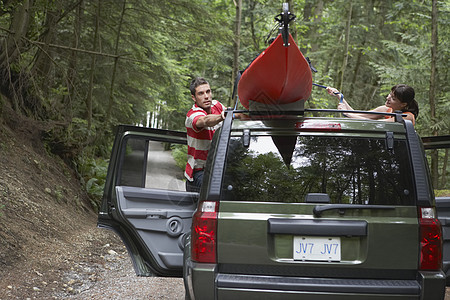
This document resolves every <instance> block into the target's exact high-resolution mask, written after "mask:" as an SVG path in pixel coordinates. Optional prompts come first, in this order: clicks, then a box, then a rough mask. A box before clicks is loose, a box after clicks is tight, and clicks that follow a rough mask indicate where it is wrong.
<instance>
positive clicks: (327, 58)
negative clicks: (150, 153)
mask: <svg viewBox="0 0 450 300" xmlns="http://www.w3.org/2000/svg"><path fill="white" fill-rule="evenodd" d="M281 3H282V1H274V0H270V1H262V0H248V1H243V11H242V26H241V36H240V58H239V59H240V69H241V70H242V69H244V68H245V67H246V66H247V65H248V64H249V63H250V62H251V61H252V60H253V59H254V58H255V57H256V56H257V55H258V54H259V53H261V52H262V51H263V50H264V49H265V48H266V47H267V44H266V43H265V40H266V38H267V37H268V35H269V33H270V31H271V30H272V29H273V28H275V29H276V23H275V22H274V17H275V15H277V14H279V13H280V12H281ZM290 3H291V4H292V5H291V8H290V10H291V11H292V12H293V13H294V14H296V16H297V18H296V21H295V22H293V23H291V26H290V30H291V33H293V35H294V37H295V39H296V43H297V44H298V46H299V47H300V49H301V50H302V52H303V53H304V55H305V56H308V57H309V58H310V59H311V61H312V63H313V65H314V67H315V68H316V69H317V70H318V72H317V73H315V74H313V82H315V83H319V84H323V85H326V86H338V85H340V84H342V92H343V93H344V95H345V98H346V100H347V101H348V102H349V103H350V105H352V106H353V107H354V108H355V109H371V108H374V107H376V106H379V105H382V104H383V103H384V101H385V99H384V97H385V95H386V93H387V91H388V90H389V89H390V88H391V87H392V86H393V85H395V84H397V83H406V84H409V85H411V86H413V87H414V88H415V90H416V100H417V101H418V103H419V106H420V115H419V119H418V120H417V125H416V130H417V131H418V132H419V133H420V134H421V135H422V136H426V135H431V133H432V132H433V131H435V130H437V131H438V133H439V134H448V132H450V124H449V122H450V121H449V118H448V115H449V114H450V102H449V101H448V99H449V97H450V89H449V88H448V85H447V81H448V76H447V73H448V72H447V70H448V69H449V62H450V60H449V59H448V57H449V52H450V50H449V49H450V45H449V41H450V39H449V36H450V32H449V31H450V26H448V25H449V20H450V18H448V15H449V12H450V4H449V3H448V1H438V9H439V17H438V18H439V19H438V26H439V27H438V37H439V47H438V55H437V74H436V80H437V94H436V97H435V99H434V100H435V102H436V117H434V118H432V117H431V111H430V108H429V107H430V104H429V100H430V99H429V98H430V96H429V95H430V94H429V89H430V76H431V69H430V62H431V3H432V1H431V0H420V1H419V0H401V1H397V0H395V1H394V0H373V1H365V0H352V2H351V3H352V15H351V24H350V25H351V26H350V36H349V41H348V44H349V47H348V53H344V49H345V47H344V46H345V43H346V42H347V41H346V40H345V29H346V21H347V18H348V12H349V3H350V2H349V1H346V0H334V1H330V0H321V1H311V0H294V1H290ZM3 4H4V5H3V6H2V5H0V7H1V8H0V71H2V72H0V74H10V75H8V76H11V78H9V77H8V76H6V77H2V78H0V85H2V86H1V87H2V90H3V91H12V89H11V87H10V86H9V85H8V84H9V83H10V82H12V81H14V80H16V82H17V84H16V85H15V89H14V91H13V92H11V94H10V95H8V96H9V98H10V99H11V100H10V101H11V102H12V103H13V107H14V108H15V109H16V110H17V111H21V112H23V113H24V114H28V115H33V112H34V115H36V116H39V118H42V119H45V120H48V121H49V124H63V125H62V126H60V125H58V126H54V127H53V128H52V129H51V130H49V131H48V132H47V134H46V141H47V145H48V146H49V149H50V150H51V151H52V152H53V153H57V154H58V155H61V156H62V157H63V158H64V159H65V160H66V161H68V162H73V161H78V160H80V161H85V160H86V159H87V158H89V160H92V161H95V160H96V157H103V158H105V157H108V155H109V153H108V145H109V144H110V143H111V140H112V138H113V137H112V128H113V127H114V126H115V125H117V124H138V123H140V124H144V125H146V124H147V112H150V116H151V119H150V122H149V123H150V125H151V126H155V127H158V128H164V129H174V130H184V124H183V123H184V118H185V113H186V111H187V110H188V109H189V107H190V106H191V105H192V100H191V98H190V95H189V91H188V85H189V80H190V78H191V77H193V76H204V77H206V78H207V79H208V80H209V81H210V83H211V86H212V89H213V93H214V97H215V98H216V99H218V100H220V101H221V102H223V103H227V102H228V99H229V98H230V97H231V87H232V83H231V71H232V69H231V66H232V64H233V42H234V36H233V28H234V19H235V6H234V3H233V1H225V0H211V1H204V0H173V1H152V0H143V1H142V0H139V1H137V0H126V1H113V0H105V1H103V0H102V1H99V0H85V1H80V2H77V3H74V2H73V1H49V0H39V1H34V2H33V7H32V8H31V9H30V10H28V11H27V14H24V15H19V14H18V12H19V11H20V9H21V5H20V1H6V2H5V1H3ZM124 4H125V5H124ZM99 6H100V7H99ZM97 8H100V9H99V10H98V9H97ZM98 12H99V13H98ZM17 16H20V20H21V21H22V23H21V24H20V25H23V26H21V27H20V28H19V27H18V28H13V26H15V25H14V24H15V23H14V22H13V21H14V20H15V17H16V18H17ZM16 20H17V19H16ZM96 20H98V21H99V22H98V24H99V26H98V30H97V32H96V28H97V27H96ZM19 29H20V30H22V29H23V30H24V31H25V32H24V35H23V37H22V38H19V39H18V40H15V38H16V36H17V35H18V34H20V33H21V32H20V30H19ZM12 32H14V33H15V34H14V35H13V34H12ZM275 33H276V30H275ZM95 37H98V40H97V41H96V42H95V39H94V38H95ZM37 42H39V44H38V43H37ZM5 45H10V46H11V45H14V47H18V48H17V49H13V50H14V51H11V52H8V54H10V55H9V56H6V55H4V54H5V53H6V51H5V48H4V47H6V46H5ZM47 45H53V46H51V47H48V46H47ZM89 51H91V52H89ZM346 55H348V61H347V64H346V65H344V66H343V62H344V61H345V60H344V58H345V57H346ZM6 57H7V58H8V59H7V60H6ZM94 59H95V60H94ZM91 75H92V79H93V84H92V85H91V84H90V79H91ZM1 76H3V75H1ZM341 77H342V78H343V80H342V82H341ZM113 78H114V81H113ZM11 79H14V80H11ZM1 82H3V84H2V83H1ZM4 84H6V85H4ZM89 95H92V98H91V100H92V108H90V107H89V105H88V104H89V101H88V99H89ZM336 100H337V99H336V98H335V97H330V96H329V95H327V94H326V92H325V91H324V90H323V89H320V88H317V87H313V91H312V94H311V97H310V99H309V100H308V101H307V104H306V106H307V107H312V108H335V107H336V106H337V101H336ZM0 146H1V145H0ZM177 151H178V150H177ZM80 157H81V158H80ZM80 165H90V166H91V167H92V168H93V169H95V168H96V167H97V166H96V165H95V164H89V163H86V164H84V163H81V164H80V163H78V164H77V166H80ZM183 168H184V166H183ZM79 172H80V173H85V174H88V173H95V171H94V170H92V171H89V172H87V171H86V170H83V172H81V171H79ZM93 178H96V177H91V178H88V177H86V178H85V179H84V181H85V183H86V184H87V185H86V187H87V188H88V189H89V190H91V189H93V190H95V188H94V187H96V186H99V187H100V186H101V185H102V182H101V180H94V179H93ZM91 179H92V180H91ZM94 194H99V191H95V192H94Z"/></svg>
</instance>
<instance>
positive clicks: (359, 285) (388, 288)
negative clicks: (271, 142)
mask: <svg viewBox="0 0 450 300" xmlns="http://www.w3.org/2000/svg"><path fill="white" fill-rule="evenodd" d="M217 287H218V288H219V289H220V288H224V289H247V290H264V289H266V290H273V291H277V290H279V291H296V292H314V293H341V294H342V293H347V294H395V295H409V296H411V295H412V296H417V295H419V294H420V285H419V283H418V282H417V281H416V280H360V279H320V278H301V277H280V276H253V275H252V276H248V275H231V274H219V275H218V276H217Z"/></svg>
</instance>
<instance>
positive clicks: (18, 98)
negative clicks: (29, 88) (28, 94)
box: [0, 0, 33, 111]
mask: <svg viewBox="0 0 450 300" xmlns="http://www.w3.org/2000/svg"><path fill="white" fill-rule="evenodd" d="M17 2H18V4H16V6H15V7H14V10H13V11H12V12H11V19H12V20H11V23H10V26H9V30H8V33H7V35H6V37H4V38H2V39H0V86H1V87H2V90H3V92H4V93H6V96H8V97H9V98H10V99H11V101H12V105H13V108H14V110H16V111H18V110H19V108H23V106H24V104H23V103H24V100H23V97H22V93H21V89H22V86H23V85H24V83H23V82H22V81H23V80H26V79H23V78H21V77H20V76H19V74H17V73H15V72H14V71H12V70H11V65H13V64H14V63H16V62H17V61H18V60H19V58H20V54H21V49H22V47H23V44H24V40H23V38H24V37H25V36H26V34H27V32H28V27H29V24H30V18H31V7H32V6H33V0H23V1H22V2H21V3H20V1H17ZM13 73H14V74H13Z"/></svg>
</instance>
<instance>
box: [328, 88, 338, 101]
mask: <svg viewBox="0 0 450 300" xmlns="http://www.w3.org/2000/svg"><path fill="white" fill-rule="evenodd" d="M327 92H328V94H330V95H331V96H335V97H338V98H341V92H339V90H338V89H335V88H334V87H330V86H329V87H327Z"/></svg>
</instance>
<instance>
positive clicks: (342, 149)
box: [223, 136, 414, 205]
mask: <svg viewBox="0 0 450 300" xmlns="http://www.w3.org/2000/svg"><path fill="white" fill-rule="evenodd" d="M407 153H408V152H407V145H406V142H405V141H399V140H396V141H395V143H394V148H393V149H390V150H389V149H387V148H386V142H385V140H384V139H363V138H343V137H340V138H335V137H319V136H299V137H296V136H284V137H283V136H280V137H273V136H272V137H271V136H253V137H252V138H251V140H250V145H249V146H248V147H245V146H244V145H243V143H242V139H241V137H232V138H231V141H230V149H229V151H228V156H227V166H226V170H225V177H224V185H223V187H224V190H223V194H224V198H225V199H229V200H242V201H264V202H297V203H301V202H305V197H306V195H307V194H309V193H326V194H328V195H329V196H330V203H348V204H380V205H381V204H382V205H414V195H413V194H414V191H413V184H412V178H411V176H408V175H410V174H412V172H411V168H410V162H409V159H408V155H407Z"/></svg>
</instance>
